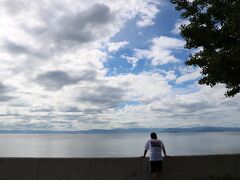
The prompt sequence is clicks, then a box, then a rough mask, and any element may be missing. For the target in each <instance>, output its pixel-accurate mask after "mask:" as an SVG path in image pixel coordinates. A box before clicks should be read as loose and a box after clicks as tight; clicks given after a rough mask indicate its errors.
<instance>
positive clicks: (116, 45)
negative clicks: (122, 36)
mask: <svg viewBox="0 0 240 180" xmlns="http://www.w3.org/2000/svg"><path fill="white" fill-rule="evenodd" d="M128 44H129V42H127V41H122V42H109V43H107V47H108V52H116V51H118V50H119V49H121V48H123V47H124V46H126V45H128Z"/></svg>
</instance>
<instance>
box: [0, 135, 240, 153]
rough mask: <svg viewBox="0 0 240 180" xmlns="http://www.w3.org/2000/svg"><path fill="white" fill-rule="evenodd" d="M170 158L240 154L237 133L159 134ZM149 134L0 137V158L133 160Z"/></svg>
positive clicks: (140, 150) (140, 151)
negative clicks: (176, 156)
mask: <svg viewBox="0 0 240 180" xmlns="http://www.w3.org/2000/svg"><path fill="white" fill-rule="evenodd" d="M158 137H159V138H160V139H162V141H163V142H164V144H165V147H166V150H167V153H168V154H169V155H200V154H226V153H227V154H231V153H240V141H239V137H240V133H239V132H222V133H176V134H174V133H173V134H170V133H159V134H158ZM148 138H149V134H145V133H138V134H67V135H49V134H41V135H38V134H37V135H36V134H34V135H32V134H0V156H1V157H123V156H127V157H134V156H141V155H142V154H143V147H144V145H145V142H146V141H147V139H148Z"/></svg>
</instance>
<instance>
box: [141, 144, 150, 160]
mask: <svg viewBox="0 0 240 180" xmlns="http://www.w3.org/2000/svg"><path fill="white" fill-rule="evenodd" d="M148 149H149V141H147V143H146V144H145V147H144V153H143V156H142V157H143V158H145V157H146V154H147V152H148Z"/></svg>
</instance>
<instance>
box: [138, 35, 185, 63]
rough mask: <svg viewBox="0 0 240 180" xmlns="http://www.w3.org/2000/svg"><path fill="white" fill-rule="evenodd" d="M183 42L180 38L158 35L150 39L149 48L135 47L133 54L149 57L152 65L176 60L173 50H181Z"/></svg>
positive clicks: (139, 56) (141, 57)
mask: <svg viewBox="0 0 240 180" xmlns="http://www.w3.org/2000/svg"><path fill="white" fill-rule="evenodd" d="M184 44H185V42H184V41H183V40H181V39H177V38H171V37H167V36H160V37H156V38H154V39H152V41H151V45H150V48H149V49H147V50H146V49H135V56H136V57H137V58H139V59H143V58H147V59H149V60H150V61H151V63H152V65H154V66H156V65H162V64H168V63H173V62H178V61H179V60H178V59H177V58H176V57H175V56H174V55H173V51H176V50H182V49H183V46H184Z"/></svg>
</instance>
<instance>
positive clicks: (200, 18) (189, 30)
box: [170, 0, 240, 97]
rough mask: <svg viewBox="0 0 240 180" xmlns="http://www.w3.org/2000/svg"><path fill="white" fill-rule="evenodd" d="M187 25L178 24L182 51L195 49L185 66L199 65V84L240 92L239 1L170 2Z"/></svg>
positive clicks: (172, 0) (187, 0)
mask: <svg viewBox="0 0 240 180" xmlns="http://www.w3.org/2000/svg"><path fill="white" fill-rule="evenodd" d="M170 1H171V2H172V3H173V4H175V5H176V10H178V11H180V12H181V18H182V19H185V20H188V21H189V23H187V24H185V25H181V27H180V30H181V33H180V34H181V36H182V37H183V38H184V39H185V40H186V44H185V48H188V49H192V48H196V49H197V50H198V51H197V52H195V53H192V54H191V55H190V57H189V59H188V60H187V61H186V64H187V65H189V66H191V65H194V66H199V67H200V68H201V70H202V71H201V73H202V78H201V79H200V80H199V84H206V85H210V86H211V87H213V86H215V85H216V84H219V83H223V84H225V85H226V88H227V92H226V93H225V95H226V96H228V97H229V96H234V95H236V94H237V93H239V92H240V0H191V1H190V0H170Z"/></svg>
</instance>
